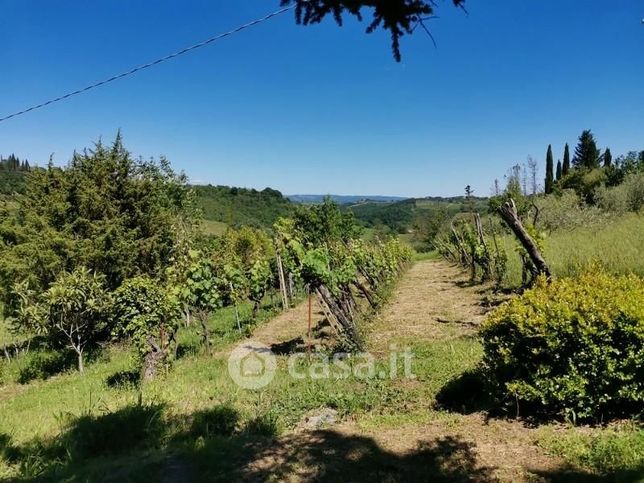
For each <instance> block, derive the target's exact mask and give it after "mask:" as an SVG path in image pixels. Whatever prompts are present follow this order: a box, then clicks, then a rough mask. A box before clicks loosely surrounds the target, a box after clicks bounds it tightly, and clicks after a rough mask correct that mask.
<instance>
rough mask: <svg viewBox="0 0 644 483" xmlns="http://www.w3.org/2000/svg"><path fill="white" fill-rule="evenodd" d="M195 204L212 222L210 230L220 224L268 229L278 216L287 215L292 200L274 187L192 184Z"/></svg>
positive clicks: (221, 227) (220, 227)
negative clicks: (251, 187) (254, 187)
mask: <svg viewBox="0 0 644 483" xmlns="http://www.w3.org/2000/svg"><path fill="white" fill-rule="evenodd" d="M192 188H193V189H194V190H195V194H196V197H197V206H198V207H199V208H200V209H201V210H202V212H203V216H204V218H205V219H206V220H207V221H209V222H213V223H210V225H212V227H214V228H213V229H212V230H211V231H213V232H215V231H216V230H219V231H221V230H222V229H223V228H224V226H240V225H250V226H255V227H263V228H268V227H271V226H272V225H273V223H275V221H276V220H277V219H278V218H279V217H280V216H285V215H288V214H289V213H290V212H291V210H292V209H293V206H294V205H293V203H291V202H290V201H289V200H288V199H287V198H285V197H284V196H282V193H280V192H279V191H277V190H274V189H271V188H266V189H263V190H261V191H258V190H256V189H248V188H235V187H230V186H212V185H205V186H204V185H193V186H192Z"/></svg>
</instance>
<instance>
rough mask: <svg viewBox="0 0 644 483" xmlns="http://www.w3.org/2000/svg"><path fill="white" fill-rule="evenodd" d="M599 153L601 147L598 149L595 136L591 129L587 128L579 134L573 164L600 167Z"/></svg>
mask: <svg viewBox="0 0 644 483" xmlns="http://www.w3.org/2000/svg"><path fill="white" fill-rule="evenodd" d="M599 154H600V152H599V149H597V142H596V141H595V136H594V135H593V133H592V132H591V131H590V129H586V130H585V131H583V132H582V133H581V135H580V136H579V141H578V142H577V147H576V148H575V157H574V158H573V160H572V164H573V165H574V166H575V167H577V168H588V169H593V168H598V167H599Z"/></svg>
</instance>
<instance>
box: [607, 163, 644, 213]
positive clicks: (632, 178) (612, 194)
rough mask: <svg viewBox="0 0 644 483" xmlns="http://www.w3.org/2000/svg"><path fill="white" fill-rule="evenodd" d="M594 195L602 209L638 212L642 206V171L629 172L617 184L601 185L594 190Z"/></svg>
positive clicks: (643, 186) (643, 180)
mask: <svg viewBox="0 0 644 483" xmlns="http://www.w3.org/2000/svg"><path fill="white" fill-rule="evenodd" d="M595 197H596V198H597V204H598V205H599V207H600V208H602V209H603V210H606V211H614V212H617V213H624V212H627V211H634V212H638V211H639V210H641V209H642V207H643V206H644V172H640V173H631V174H629V175H628V176H627V177H626V178H625V179H624V182H623V183H622V184H620V185H619V186H615V187H605V186H601V187H600V188H598V189H597V191H596V192H595Z"/></svg>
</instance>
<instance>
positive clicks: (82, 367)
mask: <svg viewBox="0 0 644 483" xmlns="http://www.w3.org/2000/svg"><path fill="white" fill-rule="evenodd" d="M74 350H75V351H76V354H77V355H78V372H80V373H83V372H84V371H85V364H84V363H83V349H76V348H75V349H74Z"/></svg>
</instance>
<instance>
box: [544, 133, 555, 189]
mask: <svg viewBox="0 0 644 483" xmlns="http://www.w3.org/2000/svg"><path fill="white" fill-rule="evenodd" d="M553 168H554V161H553V159H552V145H550V144H549V145H548V152H547V153H546V180H545V185H544V189H545V192H546V194H547V195H548V194H550V193H552V188H553V187H554V184H555V177H554V169H553Z"/></svg>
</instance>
